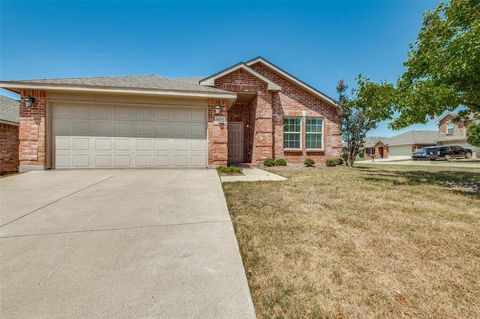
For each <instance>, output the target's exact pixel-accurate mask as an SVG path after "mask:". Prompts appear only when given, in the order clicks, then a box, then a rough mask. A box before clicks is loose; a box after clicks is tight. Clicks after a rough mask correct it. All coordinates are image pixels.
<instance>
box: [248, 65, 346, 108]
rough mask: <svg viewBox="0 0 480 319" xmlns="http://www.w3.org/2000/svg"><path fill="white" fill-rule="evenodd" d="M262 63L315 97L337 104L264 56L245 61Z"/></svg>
mask: <svg viewBox="0 0 480 319" xmlns="http://www.w3.org/2000/svg"><path fill="white" fill-rule="evenodd" d="M258 62H260V63H262V64H264V65H266V66H268V67H269V68H270V69H272V70H274V71H276V72H277V73H279V74H281V75H282V76H284V77H286V78H287V79H289V80H290V81H292V82H294V83H296V84H297V85H300V86H301V87H303V88H304V89H306V90H307V91H308V92H310V93H312V94H314V95H315V96H317V97H320V98H321V99H323V100H325V101H327V102H329V103H330V104H333V105H335V106H337V102H336V101H335V100H334V99H332V98H331V97H329V96H328V95H326V94H325V93H323V92H320V91H319V90H317V89H316V88H314V87H313V86H311V85H309V84H307V83H305V82H303V81H302V80H300V79H298V78H296V77H294V76H293V75H291V74H290V73H288V72H286V71H284V70H282V69H281V68H279V67H278V66H276V65H275V64H273V63H271V62H269V61H267V60H265V59H264V58H262V57H261V56H259V57H256V58H255V59H252V60H250V61H248V62H245V64H246V65H248V66H250V65H253V64H255V63H258Z"/></svg>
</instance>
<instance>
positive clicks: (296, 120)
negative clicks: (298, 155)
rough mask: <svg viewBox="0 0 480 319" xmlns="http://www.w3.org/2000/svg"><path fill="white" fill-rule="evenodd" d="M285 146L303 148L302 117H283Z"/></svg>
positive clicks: (287, 147)
mask: <svg viewBox="0 0 480 319" xmlns="http://www.w3.org/2000/svg"><path fill="white" fill-rule="evenodd" d="M283 147H284V148H286V149H294V150H295V149H296V150H299V149H301V148H302V118H301V117H286V118H284V119H283Z"/></svg>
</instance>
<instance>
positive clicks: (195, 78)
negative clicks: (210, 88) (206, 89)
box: [174, 76, 206, 85]
mask: <svg viewBox="0 0 480 319" xmlns="http://www.w3.org/2000/svg"><path fill="white" fill-rule="evenodd" d="M205 78H206V76H189V77H182V78H174V80H178V81H183V82H187V83H191V84H197V85H198V84H199V83H200V80H203V79H205Z"/></svg>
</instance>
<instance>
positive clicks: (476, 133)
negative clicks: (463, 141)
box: [467, 121, 480, 146]
mask: <svg viewBox="0 0 480 319" xmlns="http://www.w3.org/2000/svg"><path fill="white" fill-rule="evenodd" d="M467 142H468V143H470V144H472V145H473V146H480V121H477V122H472V123H471V124H470V125H469V126H468V131H467Z"/></svg>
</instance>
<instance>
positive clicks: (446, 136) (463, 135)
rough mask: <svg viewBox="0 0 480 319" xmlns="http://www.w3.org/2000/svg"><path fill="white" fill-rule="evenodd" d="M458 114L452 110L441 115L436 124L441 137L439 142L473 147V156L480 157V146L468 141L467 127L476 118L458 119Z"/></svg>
mask: <svg viewBox="0 0 480 319" xmlns="http://www.w3.org/2000/svg"><path fill="white" fill-rule="evenodd" d="M457 116H458V114H457V113H455V112H450V113H447V114H445V115H444V116H442V117H440V118H439V119H438V121H437V122H436V124H437V125H438V133H439V137H438V139H437V143H438V144H440V145H458V146H461V147H463V148H468V149H471V150H472V152H473V156H474V157H475V156H476V157H480V148H479V147H475V146H473V145H471V144H469V143H468V142H467V128H468V125H470V123H472V122H473V121H474V120H475V119H474V118H473V116H470V117H469V118H468V119H467V120H460V121H456V120H455V118H456V117H457Z"/></svg>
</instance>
